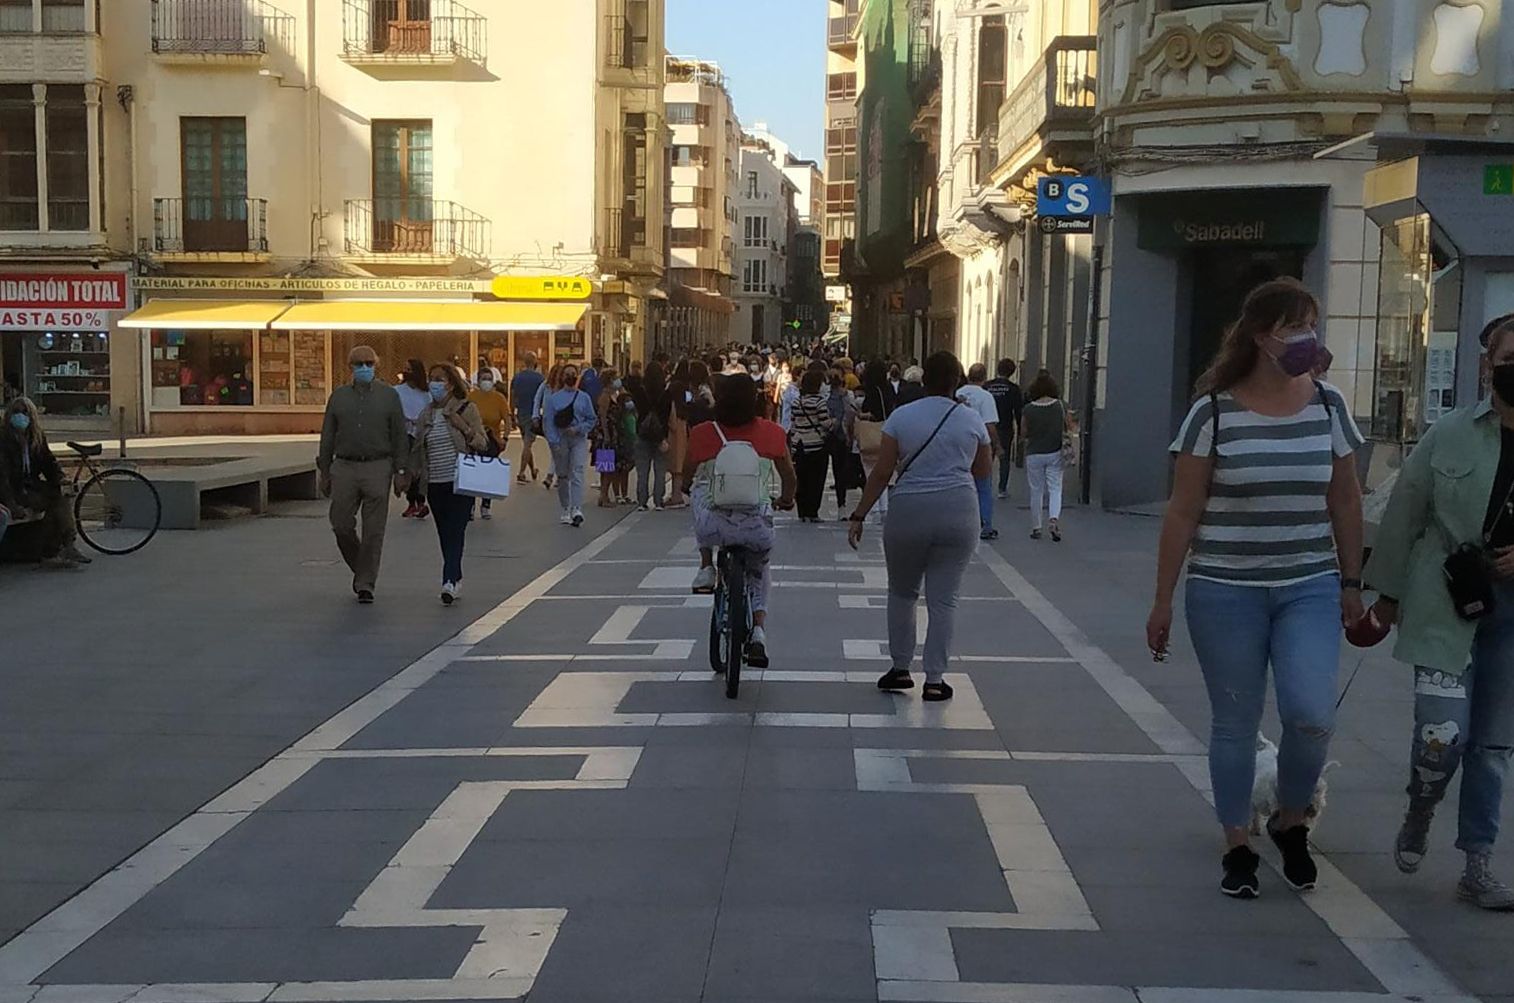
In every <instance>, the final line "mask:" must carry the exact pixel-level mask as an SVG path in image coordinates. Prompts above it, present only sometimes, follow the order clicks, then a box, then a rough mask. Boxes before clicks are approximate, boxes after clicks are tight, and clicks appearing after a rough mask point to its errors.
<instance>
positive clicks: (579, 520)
mask: <svg viewBox="0 0 1514 1003" xmlns="http://www.w3.org/2000/svg"><path fill="white" fill-rule="evenodd" d="M568 522H569V523H570V524H571V525H574V526H582V525H583V524H584V510H583V509H581V508H576V509H574V510H573V518H572V519H569V520H568Z"/></svg>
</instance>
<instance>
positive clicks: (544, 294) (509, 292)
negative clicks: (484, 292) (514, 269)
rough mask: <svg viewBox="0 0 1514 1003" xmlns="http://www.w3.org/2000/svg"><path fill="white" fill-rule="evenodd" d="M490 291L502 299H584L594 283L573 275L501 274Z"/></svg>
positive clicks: (592, 291) (589, 294)
mask: <svg viewBox="0 0 1514 1003" xmlns="http://www.w3.org/2000/svg"><path fill="white" fill-rule="evenodd" d="M490 292H492V293H494V297H495V298H496V299H502V300H586V299H588V298H589V297H590V296H593V295H594V283H593V282H591V281H589V280H588V279H586V278H584V277H582V276H574V275H501V276H499V277H498V278H496V279H495V280H494V282H493V284H492V285H491V286H490Z"/></svg>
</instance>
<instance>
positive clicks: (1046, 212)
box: [1036, 175, 1111, 233]
mask: <svg viewBox="0 0 1514 1003" xmlns="http://www.w3.org/2000/svg"><path fill="white" fill-rule="evenodd" d="M1110 201H1111V200H1110V191H1109V182H1108V181H1106V180H1104V179H1103V178H1094V177H1087V176H1083V175H1064V176H1058V177H1050V178H1042V179H1041V180H1040V183H1039V184H1037V186H1036V215H1037V216H1038V217H1040V227H1041V232H1042V233H1092V232H1093V220H1094V217H1095V216H1108V215H1109V209H1110Z"/></svg>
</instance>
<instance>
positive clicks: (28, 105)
mask: <svg viewBox="0 0 1514 1003" xmlns="http://www.w3.org/2000/svg"><path fill="white" fill-rule="evenodd" d="M104 27H105V22H103V21H102V5H101V4H99V3H97V2H96V0H88V2H86V0H4V2H0V380H3V387H4V396H5V397H7V398H9V397H10V396H13V395H16V394H25V395H27V396H29V397H31V398H32V399H33V400H34V401H35V402H36V404H37V407H38V408H39V409H40V410H42V411H43V412H44V413H45V414H46V415H47V419H46V420H47V423H48V427H49V428H50V429H53V430H57V431H61V432H64V433H68V432H71V431H75V430H78V431H109V430H111V429H113V428H114V427H115V425H116V416H117V415H118V414H119V409H121V408H123V407H130V405H131V403H132V400H133V398H134V395H133V393H132V391H131V388H132V387H133V386H135V384H136V382H137V379H136V378H137V366H138V362H139V360H138V357H137V355H136V353H135V352H134V351H133V349H132V345H131V344H130V343H128V342H126V341H120V340H117V339H115V338H113V337H112V335H113V333H114V330H115V325H116V324H117V322H118V321H119V320H120V319H121V317H122V316H123V315H124V312H125V310H126V308H127V305H128V304H127V295H128V293H127V274H128V272H129V271H130V250H131V243H130V240H129V237H128V231H127V223H128V218H129V216H128V209H127V201H128V200H127V197H126V185H125V179H126V176H127V170H126V168H127V159H126V151H127V150H128V143H129V134H128V131H127V121H128V119H127V115H126V113H125V111H124V110H123V108H124V107H126V106H129V105H130V101H131V92H130V88H129V87H125V86H123V85H122V82H121V77H120V76H119V74H118V72H117V70H116V68H115V67H113V66H112V65H110V63H109V61H108V59H107V53H106V46H105V44H104V41H103V38H104V35H103V29H104Z"/></svg>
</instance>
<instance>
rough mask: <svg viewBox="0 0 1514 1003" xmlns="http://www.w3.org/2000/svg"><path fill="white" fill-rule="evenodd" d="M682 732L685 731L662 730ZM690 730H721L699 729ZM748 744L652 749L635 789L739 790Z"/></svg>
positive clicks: (638, 768) (635, 778)
mask: <svg viewBox="0 0 1514 1003" xmlns="http://www.w3.org/2000/svg"><path fill="white" fill-rule="evenodd" d="M659 730H666V731H678V730H682V729H676V728H668V729H659ZM686 730H688V731H702V730H710V731H713V730H718V729H695V728H689V729H686ZM746 758H747V749H746V746H745V745H744V744H740V745H737V744H731V745H713V746H704V745H701V746H697V747H684V746H669V745H656V746H650V745H649V746H648V747H647V748H646V749H645V750H643V752H642V754H641V760H640V762H638V763H637V764H636V772H635V774H633V775H632V777H631V784H630V786H631V787H632V789H636V788H641V787H713V788H717V789H720V790H735V789H737V788H739V787H740V786H741V778H742V776H743V775H744V774H745V772H746Z"/></svg>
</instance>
